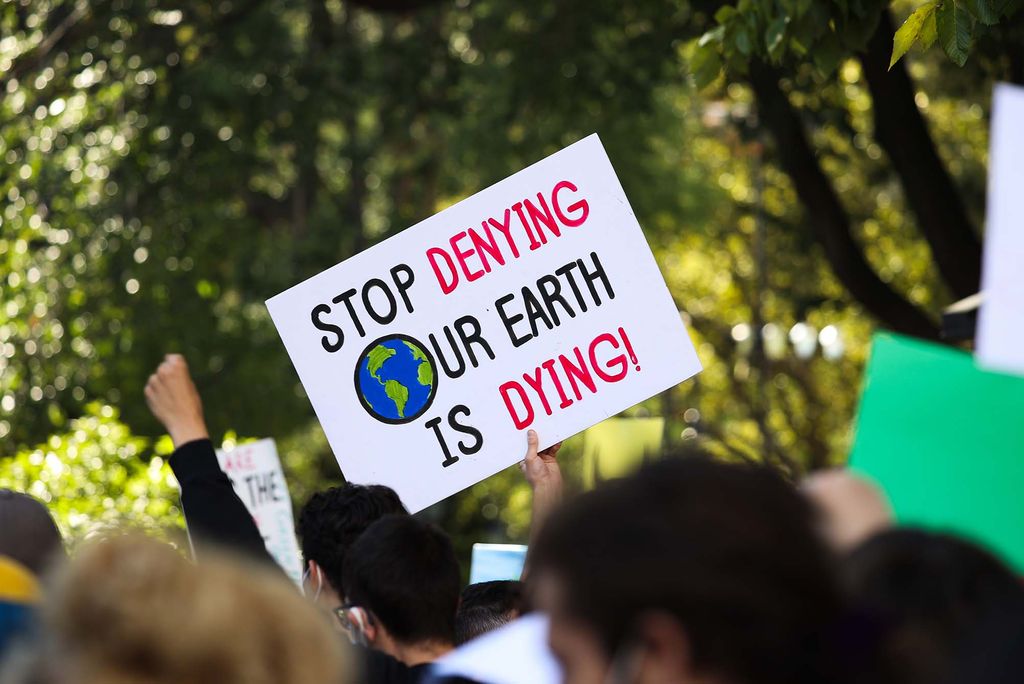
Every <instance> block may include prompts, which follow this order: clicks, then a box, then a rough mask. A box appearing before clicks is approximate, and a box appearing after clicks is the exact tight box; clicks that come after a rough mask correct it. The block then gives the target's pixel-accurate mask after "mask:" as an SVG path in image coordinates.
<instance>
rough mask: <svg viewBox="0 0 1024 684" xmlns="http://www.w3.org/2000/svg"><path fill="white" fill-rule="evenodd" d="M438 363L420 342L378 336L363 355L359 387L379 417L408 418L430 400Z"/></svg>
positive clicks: (371, 411)
mask: <svg viewBox="0 0 1024 684" xmlns="http://www.w3.org/2000/svg"><path fill="white" fill-rule="evenodd" d="M434 375H435V374H434V366H433V364H432V363H431V360H430V358H429V357H428V356H427V355H426V353H424V351H423V349H422V348H421V347H420V345H419V344H418V343H417V342H415V341H413V340H411V339H409V338H406V337H398V336H396V337H391V338H384V339H382V340H378V342H377V344H376V345H374V346H373V347H370V348H369V349H367V351H366V352H365V354H364V355H363V357H362V358H360V359H359V372H358V373H357V374H356V384H357V387H356V390H357V391H358V392H359V393H360V394H361V396H362V399H363V405H364V406H365V407H366V408H367V409H368V410H369V411H370V413H372V414H375V415H376V416H377V417H378V418H381V419H383V420H385V421H391V422H404V421H406V420H411V419H412V418H415V417H416V416H418V415H419V414H420V413H421V412H422V411H423V410H424V409H425V408H426V406H427V404H428V403H429V402H430V399H431V396H432V392H433V387H434Z"/></svg>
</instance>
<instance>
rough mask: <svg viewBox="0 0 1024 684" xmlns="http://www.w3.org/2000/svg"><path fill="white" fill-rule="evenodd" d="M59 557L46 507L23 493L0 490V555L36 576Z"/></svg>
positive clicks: (59, 545)
mask: <svg viewBox="0 0 1024 684" xmlns="http://www.w3.org/2000/svg"><path fill="white" fill-rule="evenodd" d="M63 554H64V544H63V540H62V538H61V536H60V531H59V530H58V529H57V525H56V524H54V522H53V518H52V517H50V511H48V510H47V509H46V506H44V505H43V504H42V503H40V502H39V501H36V500H35V499H33V498H32V497H31V496H29V495H27V494H22V493H21V492H15V491H12V490H10V489H0V556H7V557H8V558H11V559H13V560H16V561H18V562H19V563H21V564H22V565H24V566H25V567H26V568H28V569H29V570H31V571H32V572H33V573H35V574H36V575H39V574H41V573H42V572H43V571H44V570H45V569H46V566H47V564H48V563H49V562H50V561H51V560H53V559H54V558H55V557H59V556H62V555H63Z"/></svg>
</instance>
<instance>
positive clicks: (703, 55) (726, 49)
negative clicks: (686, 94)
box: [690, 0, 887, 88]
mask: <svg viewBox="0 0 1024 684" xmlns="http://www.w3.org/2000/svg"><path fill="white" fill-rule="evenodd" d="M886 4H887V3H886V2H884V1H883V0H854V1H852V2H851V1H850V0H815V1H812V0H779V1H778V2H758V1H757V0H739V1H738V2H736V3H733V4H727V5H723V6H722V7H720V8H719V9H718V11H717V12H715V15H714V19H715V22H716V24H717V25H716V26H715V27H714V28H712V29H710V30H708V31H707V32H706V33H704V34H703V35H702V36H701V37H700V38H699V39H697V41H696V42H695V47H694V50H693V54H692V56H691V58H690V59H691V72H692V73H693V76H694V80H695V83H696V85H697V87H698V88H704V87H706V86H707V85H709V84H711V83H712V82H713V81H714V80H715V78H716V77H717V76H718V72H717V71H715V72H713V70H712V68H711V67H712V65H713V64H715V63H716V58H717V63H720V64H721V65H722V66H723V67H724V70H725V73H726V74H728V75H730V76H742V75H744V74H746V72H747V68H748V65H749V62H750V60H751V59H752V58H760V59H764V60H766V61H769V62H772V63H774V64H780V63H782V62H785V61H791V60H799V61H806V60H809V61H810V62H812V63H813V64H814V65H815V66H816V67H817V68H818V69H819V70H820V71H821V72H822V73H824V74H831V73H833V72H834V71H835V69H836V68H837V67H838V66H839V64H840V62H841V61H842V59H843V58H844V57H845V56H846V55H849V54H850V53H852V52H855V51H856V50H859V49H861V48H862V47H863V46H864V44H865V42H866V41H867V39H868V37H869V36H870V35H871V32H872V31H873V30H874V28H875V26H876V25H877V22H878V17H879V14H880V13H881V11H882V10H883V9H884V8H885V6H886Z"/></svg>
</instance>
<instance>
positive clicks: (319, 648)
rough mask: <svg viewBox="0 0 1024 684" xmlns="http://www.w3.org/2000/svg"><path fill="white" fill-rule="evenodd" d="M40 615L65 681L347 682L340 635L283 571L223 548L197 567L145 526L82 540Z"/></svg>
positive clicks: (89, 683) (92, 683) (109, 683)
mask: <svg viewBox="0 0 1024 684" xmlns="http://www.w3.org/2000/svg"><path fill="white" fill-rule="evenodd" d="M44 616H45V621H46V623H47V626H48V627H49V629H50V631H51V636H52V643H51V645H50V648H52V649H54V651H53V653H51V656H52V658H48V660H50V662H51V664H52V663H53V662H54V661H53V658H56V659H57V660H58V661H59V663H60V664H59V665H58V666H57V667H58V669H59V671H60V672H59V674H58V677H57V678H58V679H59V680H62V681H73V682H76V683H78V684H164V683H166V684H182V683H184V682H188V683H189V684H304V683H306V682H309V683H310V684H325V683H332V682H346V681H349V677H348V676H347V675H348V667H347V665H348V659H347V657H346V653H347V651H344V650H343V646H342V641H341V639H339V637H338V635H337V634H336V633H335V632H334V631H333V630H332V629H331V627H330V625H329V623H328V621H327V620H326V618H325V617H324V616H323V615H322V614H320V613H319V612H318V611H317V609H316V608H315V607H313V606H312V605H311V604H309V603H308V602H306V601H305V600H304V599H303V598H302V597H301V596H300V595H299V594H298V592H297V591H296V589H295V587H294V586H292V585H291V583H290V582H289V581H288V580H287V579H286V578H285V577H284V575H283V574H280V575H278V574H275V573H273V571H272V570H270V569H265V568H258V567H252V566H248V565H246V564H244V563H242V562H241V561H239V560H237V559H234V558H228V557H226V556H224V557H220V558H213V559H209V560H207V559H205V558H204V562H203V563H202V564H201V565H198V566H196V565H193V564H191V563H190V562H188V561H187V560H185V559H184V558H183V557H182V556H181V555H180V554H179V553H178V552H177V551H175V550H174V549H173V548H172V547H170V546H167V545H166V544H161V543H158V542H156V541H153V540H150V539H146V538H144V537H141V536H122V537H116V538H109V539H105V540H102V541H99V542H94V543H91V544H89V545H87V546H86V547H84V548H82V549H81V550H80V551H79V552H78V554H77V555H76V557H75V559H74V561H73V562H72V563H70V564H69V565H68V566H67V567H66V568H65V569H64V570H63V571H62V572H61V573H60V574H59V575H58V577H57V580H56V583H55V585H54V587H53V590H52V594H51V595H50V596H49V600H48V601H47V607H46V609H45V612H44Z"/></svg>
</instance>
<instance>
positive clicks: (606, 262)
mask: <svg viewBox="0 0 1024 684" xmlns="http://www.w3.org/2000/svg"><path fill="white" fill-rule="evenodd" d="M267 306H268V308H269V309H270V314H271V317H272V318H273V320H274V324H275V325H276V326H277V329H278V332H279V333H280V334H281V338H282V340H283V341H284V343H285V347H287V349H288V353H289V355H290V356H291V359H292V362H293V363H294V364H295V368H296V370H297V371H298V373H299V377H300V378H301V380H302V384H303V386H304V388H305V390H306V393H307V394H308V395H309V397H310V399H311V401H312V403H313V408H314V409H315V410H316V412H317V416H318V417H319V418H320V423H321V424H322V425H323V428H324V432H325V433H326V434H327V438H328V440H329V441H330V443H331V446H332V448H333V449H334V452H335V455H336V456H337V458H338V460H339V463H341V464H342V467H343V470H344V473H345V477H346V479H348V480H349V481H351V482H358V483H380V484H385V485H388V486H390V487H392V488H393V489H395V490H396V491H397V492H398V494H399V495H400V496H401V497H402V501H403V502H404V503H405V505H406V506H407V507H408V508H409V510H410V511H413V512H415V511H417V510H420V509H422V508H424V507H425V506H428V505H430V504H432V503H434V502H436V501H439V500H440V499H442V498H444V497H446V496H449V495H451V494H453V493H455V492H457V491H459V490H460V489H463V488H464V487H467V486H469V485H471V484H473V483H475V482H478V481H480V480H482V479H484V478H485V477H487V476H489V475H491V474H493V473H495V472H497V471H498V470H501V469H502V468H504V467H506V466H509V465H511V464H512V463H515V462H516V461H517V460H519V454H521V453H522V452H521V451H519V449H518V448H515V447H514V445H515V444H517V443H518V444H522V443H523V441H524V440H523V437H524V435H523V434H522V433H523V431H525V430H528V429H535V430H538V431H539V432H541V433H542V434H543V435H544V438H545V439H546V440H550V441H547V442H546V443H545V442H540V443H538V444H537V447H542V446H548V445H550V444H553V443H555V442H558V441H560V440H562V439H564V438H565V437H568V436H570V435H572V434H575V433H577V432H579V431H581V430H583V429H585V428H587V427H589V426H591V425H593V424H595V423H597V422H599V421H601V420H603V419H605V418H607V417H609V416H612V415H614V414H616V413H618V412H620V411H622V410H623V409H625V408H628V407H629V406H632V405H633V404H636V403H637V402H640V401H643V400H645V399H647V398H649V397H651V396H652V395H654V394H657V393H658V392H661V391H663V390H665V389H667V388H669V387H671V386H673V385H675V384H677V383H679V382H681V381H683V380H685V379H686V378H688V377H690V376H692V375H693V374H695V373H696V372H698V371H699V370H700V363H699V362H698V360H697V356H696V353H695V352H694V349H693V345H692V344H691V343H690V340H689V336H688V334H687V332H686V329H685V327H684V326H683V324H682V321H681V320H680V314H679V312H678V310H677V309H676V306H675V303H674V302H673V300H672V296H671V295H670V294H669V292H668V289H667V288H666V286H665V283H664V280H663V279H662V278H661V274H660V273H659V271H658V267H657V264H656V263H655V261H654V257H653V255H652V254H651V251H650V248H649V247H648V246H647V243H646V241H645V240H644V236H643V232H642V231H641V229H640V226H639V224H637V222H636V217H635V216H633V213H632V211H631V210H630V208H629V203H628V201H627V200H626V197H625V194H624V193H623V191H622V187H621V186H620V185H619V182H618V179H617V178H616V177H615V172H614V170H613V169H612V167H611V164H610V162H609V161H608V158H607V156H606V155H605V152H604V149H603V148H602V147H601V143H600V141H598V139H597V136H590V137H589V138H586V139H585V140H582V141H580V142H578V143H576V144H574V145H571V146H570V147H568V148H566V149H564V150H562V151H561V152H558V153H556V154H554V155H552V156H551V157H549V158H547V159H545V160H543V161H541V162H538V163H537V164H534V165H533V166H531V167H529V168H527V169H524V170H523V171H520V172H519V173H517V174H515V175H514V176H511V177H509V178H506V179H505V180H504V181H501V182H500V183H497V184H496V185H494V186H492V187H490V188H488V189H486V190H484V191H482V192H480V193H477V194H476V195H474V196H472V197H470V198H468V199H466V200H464V201H462V202H460V203H459V204H457V205H455V206H453V207H451V208H449V209H446V210H445V211H443V212H441V213H440V214H437V215H436V216H433V217H431V218H430V219H427V220H426V221H424V222H423V223H421V224H419V225H417V226H414V227H412V228H410V229H408V230H406V231H403V232H402V233H401V234H399V235H396V236H395V237H393V238H391V239H389V240H387V241H385V242H384V243H382V244H380V245H376V246H375V247H372V248H371V249H368V250H366V251H365V252H363V253H361V254H358V255H356V256H354V257H352V258H351V259H349V260H347V261H345V262H344V263H341V264H338V265H336V266H334V267H332V268H330V269H328V270H326V271H324V272H323V273H320V274H319V275H317V276H315V277H313V278H311V279H309V280H307V281H306V282H304V283H301V284H299V285H296V286H295V287H293V288H291V289H290V290H288V291H286V292H284V293H282V294H280V295H278V296H276V297H274V298H272V299H271V300H269V301H268V302H267ZM520 448H521V447H520ZM517 452H518V453H517ZM543 463H544V461H543V459H542V460H541V462H540V464H543ZM528 465H531V466H532V465H538V464H536V463H534V462H533V461H532V460H531V461H530V463H529V464H528ZM531 472H533V471H532V470H531ZM536 474H537V475H538V477H542V476H544V474H545V473H544V470H543V469H542V470H538V471H536Z"/></svg>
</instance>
